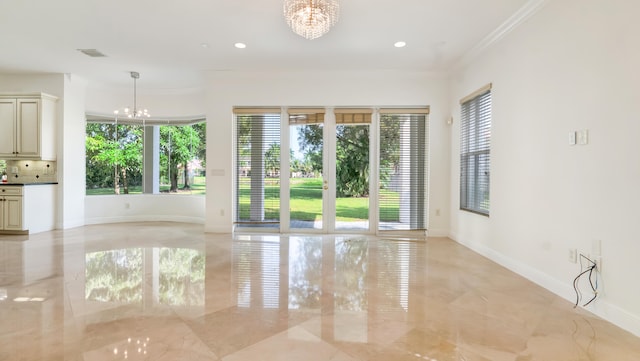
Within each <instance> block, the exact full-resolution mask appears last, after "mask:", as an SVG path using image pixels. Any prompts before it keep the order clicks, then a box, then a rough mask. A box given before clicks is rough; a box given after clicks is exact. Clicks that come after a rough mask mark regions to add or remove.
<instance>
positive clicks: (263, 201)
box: [234, 108, 280, 227]
mask: <svg viewBox="0 0 640 361" xmlns="http://www.w3.org/2000/svg"><path fill="white" fill-rule="evenodd" d="M234 114H235V120H236V175H237V176H236V215H235V222H236V224H244V225H253V226H258V227H259V226H268V225H273V224H278V223H279V222H280V182H279V180H280V108H273V109H269V108H267V109H245V108H236V109H234Z"/></svg>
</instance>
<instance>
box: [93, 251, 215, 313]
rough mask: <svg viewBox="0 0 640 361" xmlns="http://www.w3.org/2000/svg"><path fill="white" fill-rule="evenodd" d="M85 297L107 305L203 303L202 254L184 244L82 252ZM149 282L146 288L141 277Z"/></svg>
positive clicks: (191, 304)
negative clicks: (181, 246)
mask: <svg viewBox="0 0 640 361" xmlns="http://www.w3.org/2000/svg"><path fill="white" fill-rule="evenodd" d="M85 265H86V266H85V267H86V271H85V299H86V300H87V301H95V302H102V303H105V304H110V305H114V304H116V305H124V304H129V305H131V304H141V303H142V302H143V298H147V299H148V300H147V302H145V303H146V304H153V305H167V306H203V305H204V302H205V255H204V252H203V251H198V250H194V249H185V248H126V249H116V250H110V251H99V252H90V253H87V254H86V256H85ZM145 275H146V279H147V280H148V281H149V282H150V285H149V286H150V287H148V289H147V290H146V291H145V287H144V284H143V280H144V279H145Z"/></svg>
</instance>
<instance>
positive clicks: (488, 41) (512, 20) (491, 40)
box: [452, 0, 551, 70]
mask: <svg viewBox="0 0 640 361" xmlns="http://www.w3.org/2000/svg"><path fill="white" fill-rule="evenodd" d="M550 1H551V0H529V1H528V2H527V3H526V4H524V5H523V6H522V7H521V8H520V9H519V10H518V11H516V12H515V13H514V14H513V15H511V16H510V17H509V19H507V21H505V22H504V23H502V25H500V26H498V27H497V28H496V29H495V30H494V31H492V32H491V33H490V34H489V35H487V36H486V37H485V38H484V39H482V40H481V41H480V42H479V43H478V44H477V45H476V46H474V47H473V48H471V49H470V50H469V51H467V52H466V53H465V54H464V55H463V56H462V57H461V58H460V60H459V61H458V62H457V63H456V64H455V65H454V66H453V68H452V70H457V69H460V68H463V67H465V66H467V65H469V64H470V63H471V62H472V61H473V60H474V59H475V58H477V57H478V56H479V55H480V54H482V53H483V52H484V51H486V50H487V49H488V48H490V47H491V46H493V44H495V43H497V42H498V41H500V40H502V38H504V37H505V36H507V35H508V34H509V33H511V32H512V31H513V30H514V29H516V28H517V27H518V26H519V25H521V24H522V23H524V22H525V21H527V19H529V18H530V17H532V16H533V15H535V14H536V13H537V12H538V11H540V9H542V8H543V7H544V6H545V5H546V4H547V3H549V2H550Z"/></svg>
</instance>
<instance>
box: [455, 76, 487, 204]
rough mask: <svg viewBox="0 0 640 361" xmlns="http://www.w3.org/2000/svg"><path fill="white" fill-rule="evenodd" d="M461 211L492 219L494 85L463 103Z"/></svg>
mask: <svg viewBox="0 0 640 361" xmlns="http://www.w3.org/2000/svg"><path fill="white" fill-rule="evenodd" d="M460 104H461V107H462V119H461V129H460V209H463V210H467V211H471V212H475V213H480V214H483V215H487V216H488V215H489V199H490V198H489V184H490V168H491V167H490V166H491V153H490V148H491V85H488V86H486V87H484V88H482V89H480V90H478V91H476V92H474V93H473V94H471V95H469V96H468V97H466V98H464V99H462V100H461V101H460Z"/></svg>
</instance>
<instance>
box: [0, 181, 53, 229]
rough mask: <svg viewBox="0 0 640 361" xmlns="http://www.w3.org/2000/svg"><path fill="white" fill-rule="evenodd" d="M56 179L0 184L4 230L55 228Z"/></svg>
mask: <svg viewBox="0 0 640 361" xmlns="http://www.w3.org/2000/svg"><path fill="white" fill-rule="evenodd" d="M56 184H57V183H31V184H26V185H0V240H1V239H2V237H1V235H3V234H34V233H40V232H45V231H50V230H53V229H55V228H56V223H55V222H56V194H57V185H56Z"/></svg>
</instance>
